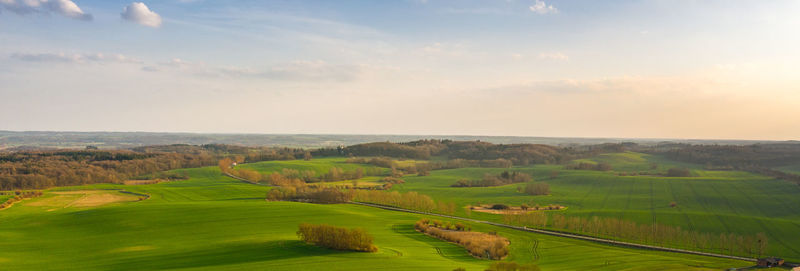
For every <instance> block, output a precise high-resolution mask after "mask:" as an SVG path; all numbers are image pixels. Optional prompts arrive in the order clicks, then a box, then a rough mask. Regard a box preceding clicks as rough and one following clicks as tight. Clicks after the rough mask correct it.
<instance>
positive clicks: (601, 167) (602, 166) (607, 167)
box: [564, 162, 613, 171]
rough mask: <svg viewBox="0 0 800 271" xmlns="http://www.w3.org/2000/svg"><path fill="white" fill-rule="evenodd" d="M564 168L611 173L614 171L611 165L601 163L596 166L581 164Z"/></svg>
mask: <svg viewBox="0 0 800 271" xmlns="http://www.w3.org/2000/svg"><path fill="white" fill-rule="evenodd" d="M564 168H565V169H573V170H597V171H609V170H612V169H613V168H612V167H611V164H609V163H605V162H600V163H596V164H593V163H586V162H580V163H574V164H569V165H566V166H564Z"/></svg>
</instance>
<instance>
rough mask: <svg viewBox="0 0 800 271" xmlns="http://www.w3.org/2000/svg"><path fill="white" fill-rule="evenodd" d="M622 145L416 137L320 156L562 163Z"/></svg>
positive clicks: (334, 150)
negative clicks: (442, 158)
mask: <svg viewBox="0 0 800 271" xmlns="http://www.w3.org/2000/svg"><path fill="white" fill-rule="evenodd" d="M623 149H624V145H623V144H600V145H593V146H571V147H556V146H550V145H542V144H492V143H488V142H481V141H453V140H418V141H411V142H404V143H392V142H374V143H364V144H357V145H353V146H347V147H338V148H322V149H318V150H315V151H313V152H312V154H314V155H322V156H389V157H396V158H408V159H421V160H428V159H430V158H431V157H433V156H439V157H446V158H448V159H451V160H452V159H464V160H475V161H481V160H497V159H505V160H509V161H510V162H511V163H512V164H513V165H521V166H524V165H531V164H562V163H566V162H568V161H571V160H574V159H577V158H582V157H590V156H594V155H597V154H600V153H604V152H619V151H622V150H623Z"/></svg>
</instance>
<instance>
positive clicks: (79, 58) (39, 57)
mask: <svg viewBox="0 0 800 271" xmlns="http://www.w3.org/2000/svg"><path fill="white" fill-rule="evenodd" d="M11 58H13V59H17V60H22V61H27V62H60V63H142V61H141V60H138V59H136V58H132V57H128V56H125V55H121V54H103V53H93V54H66V53H38V54H31V53H15V54H12V55H11Z"/></svg>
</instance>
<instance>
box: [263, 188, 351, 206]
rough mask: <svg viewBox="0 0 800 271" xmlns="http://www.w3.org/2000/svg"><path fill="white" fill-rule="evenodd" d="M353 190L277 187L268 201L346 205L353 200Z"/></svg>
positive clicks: (271, 192)
mask: <svg viewBox="0 0 800 271" xmlns="http://www.w3.org/2000/svg"><path fill="white" fill-rule="evenodd" d="M353 196H354V193H353V191H352V190H343V189H338V188H334V187H325V186H308V185H305V186H299V187H291V186H284V187H276V188H273V189H270V190H269V192H267V200H270V201H280V200H290V201H300V202H310V203H346V202H349V201H351V200H353Z"/></svg>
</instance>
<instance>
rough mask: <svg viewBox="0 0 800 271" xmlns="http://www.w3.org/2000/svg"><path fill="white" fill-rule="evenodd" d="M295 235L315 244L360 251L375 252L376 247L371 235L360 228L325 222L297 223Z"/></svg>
mask: <svg viewBox="0 0 800 271" xmlns="http://www.w3.org/2000/svg"><path fill="white" fill-rule="evenodd" d="M297 236H298V237H299V238H300V240H303V241H304V242H306V243H308V244H312V245H315V246H320V247H325V248H331V249H337V250H350V251H360V252H376V251H378V247H376V246H375V245H373V244H372V241H373V238H372V235H370V234H368V233H367V231H365V230H364V229H361V228H353V229H348V228H343V227H336V226H331V225H327V224H308V223H302V224H300V225H298V230H297Z"/></svg>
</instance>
